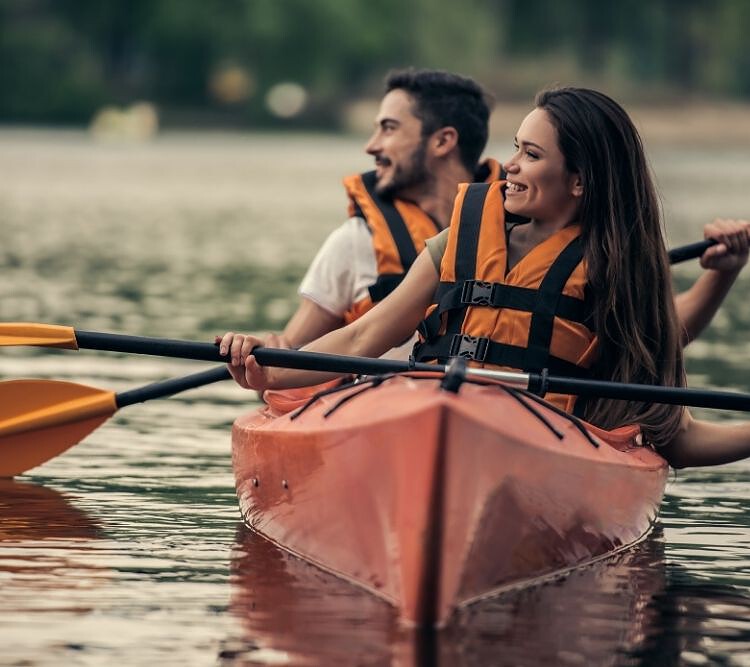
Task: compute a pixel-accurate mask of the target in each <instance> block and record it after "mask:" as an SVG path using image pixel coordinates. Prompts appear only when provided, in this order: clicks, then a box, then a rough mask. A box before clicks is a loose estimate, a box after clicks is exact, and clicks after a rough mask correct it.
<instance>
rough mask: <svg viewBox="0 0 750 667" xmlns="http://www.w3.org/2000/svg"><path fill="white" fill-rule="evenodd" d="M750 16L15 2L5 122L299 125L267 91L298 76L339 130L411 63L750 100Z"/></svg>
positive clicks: (10, 8)
mask: <svg viewBox="0 0 750 667" xmlns="http://www.w3.org/2000/svg"><path fill="white" fill-rule="evenodd" d="M749 22H750V2H748V1H747V0H619V2H614V1H613V0H465V2H463V3H454V4H445V3H444V2H441V1H440V0H413V1H412V2H410V3H402V2H398V1H397V0H379V1H378V2H372V1H371V0H348V1H347V2H342V1H341V0H316V2H309V0H208V1H207V0H0V90H2V95H0V120H5V121H32V122H37V121H44V122H86V121H87V120H88V119H89V118H90V117H91V115H92V114H93V113H94V112H95V110H96V109H97V108H98V107H100V106H101V105H103V104H110V103H118V104H124V103H128V102H132V101H135V100H137V99H147V100H150V101H152V102H156V103H157V104H159V105H160V107H161V108H162V109H163V110H166V112H167V114H168V115H170V114H171V115H170V117H171V118H178V117H182V118H183V119H184V118H187V117H189V118H191V119H193V120H206V119H207V118H210V119H213V120H214V121H216V122H228V121H231V122H234V123H269V122H287V121H281V120H279V119H275V118H274V116H273V115H272V114H271V113H270V112H269V111H268V109H267V108H266V106H265V104H264V99H265V96H266V94H267V92H268V91H269V90H270V89H272V88H273V87H274V86H276V85H277V84H279V83H280V82H290V83H294V84H297V85H298V86H301V89H303V90H304V91H305V96H306V100H307V105H306V107H305V110H304V112H303V113H301V114H300V115H299V116H298V117H296V119H295V124H296V125H300V124H308V125H309V124H315V125H320V126H324V125H328V126H331V125H334V124H335V123H336V122H337V113H336V110H337V109H338V107H339V106H340V103H341V102H342V101H344V100H351V99H353V98H356V97H359V96H373V97H374V96H377V95H378V94H379V92H380V86H381V81H382V77H383V75H384V74H385V72H386V71H387V70H388V69H389V68H391V67H402V66H406V65H415V66H421V67H442V68H445V69H451V70H455V71H459V72H462V73H464V74H467V75H470V76H475V77H477V78H478V79H479V80H480V81H482V82H484V83H485V84H487V85H488V87H489V88H490V89H493V90H496V91H498V92H499V93H500V94H501V95H503V96H508V95H523V96H524V97H525V96H527V95H528V94H529V93H530V92H531V91H533V90H534V89H535V88H537V87H538V86H540V85H545V84H549V83H554V82H556V81H561V82H566V83H567V82H576V83H581V84H593V85H596V84H599V85H605V86H606V88H607V89H608V90H610V91H611V92H613V93H615V94H617V93H618V92H619V91H637V92H638V93H639V94H640V95H644V94H650V95H654V94H662V95H664V94H666V95H674V94H685V93H694V94H705V95H708V94H713V95H716V94H718V95H725V96H732V95H733V96H736V97H747V96H750V62H749V61H750V56H749V55H748V51H747V49H746V48H745V45H744V26H746V25H748V23H749ZM227 72H228V74H227ZM222 73H223V74H224V76H225V78H224V79H223V80H222V84H221V85H222V86H223V88H222V87H218V88H217V84H216V81H217V76H218V75H219V74H222ZM227 82H228V83H227ZM232 86H234V88H232ZM217 90H223V91H227V90H229V92H228V93H226V94H217V93H216V91H217ZM180 115H181V116H180Z"/></svg>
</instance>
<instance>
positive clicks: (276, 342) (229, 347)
mask: <svg viewBox="0 0 750 667" xmlns="http://www.w3.org/2000/svg"><path fill="white" fill-rule="evenodd" d="M214 342H215V343H217V344H218V345H219V354H222V355H229V356H230V361H229V363H228V364H227V368H228V369H229V373H230V374H231V376H232V377H233V378H234V381H235V382H236V383H237V384H238V385H240V387H244V388H245V389H256V390H258V391H259V392H263V391H264V390H266V389H268V385H269V383H270V372H271V369H270V368H267V367H265V366H261V365H260V364H259V363H258V362H257V361H256V360H255V357H254V356H253V350H254V349H255V348H256V347H263V346H264V345H272V346H273V347H286V343H285V341H284V339H283V338H282V337H281V336H276V335H275V334H271V335H269V336H268V337H267V338H266V340H263V339H261V338H257V337H256V336H249V335H246V334H238V333H234V332H233V331H229V332H227V333H225V334H224V335H223V336H216V337H215V339H214Z"/></svg>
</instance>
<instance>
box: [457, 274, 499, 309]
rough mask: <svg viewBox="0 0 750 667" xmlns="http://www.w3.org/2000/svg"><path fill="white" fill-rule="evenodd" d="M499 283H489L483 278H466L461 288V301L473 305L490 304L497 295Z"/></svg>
mask: <svg viewBox="0 0 750 667" xmlns="http://www.w3.org/2000/svg"><path fill="white" fill-rule="evenodd" d="M496 285H497V283H487V282H484V281H483V280H466V281H464V286H463V288H462V289H461V303H462V304H463V305H467V306H468V305H472V306H489V305H491V304H492V299H493V297H494V296H495V286H496Z"/></svg>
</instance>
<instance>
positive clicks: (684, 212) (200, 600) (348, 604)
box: [0, 130, 750, 666]
mask: <svg viewBox="0 0 750 667" xmlns="http://www.w3.org/2000/svg"><path fill="white" fill-rule="evenodd" d="M509 145H510V140H507V141H497V142H495V143H493V145H492V147H491V151H490V153H491V154H494V155H498V156H499V157H503V156H505V155H506V154H507V152H508V150H507V147H508V146H509ZM361 146H362V141H360V140H357V139H351V138H342V137H335V136H290V135H279V136H274V135H252V134H246V135H228V134H201V135H198V134H175V135H164V136H162V137H160V138H159V139H158V140H157V141H155V142H154V143H150V144H145V145H125V144H116V143H109V144H97V143H93V142H92V141H91V140H90V139H89V138H88V137H87V136H86V135H85V134H79V133H75V132H62V131H49V132H24V131H10V130H6V131H2V132H0V269H1V270H2V275H3V280H2V281H1V282H0V320H5V321H29V322H47V323H59V324H69V325H72V326H75V327H76V328H79V329H91V330H101V331H116V332H122V333H130V334H140V335H154V336H166V337H175V338H177V337H179V338H188V339H194V340H209V339H210V337H211V336H212V335H213V334H214V333H220V332H223V331H225V330H227V329H242V330H248V329H254V330H261V329H267V328H277V327H280V326H281V325H282V324H283V323H284V321H285V320H286V318H287V317H288V315H289V314H290V313H291V312H292V310H293V308H294V306H295V303H296V297H295V287H296V284H297V282H298V280H299V278H300V277H301V274H302V272H303V270H304V267H305V265H306V263H307V262H308V261H309V260H310V258H311V257H312V255H313V253H314V252H315V249H316V248H317V246H318V245H319V244H320V242H321V241H322V240H323V238H324V237H325V235H326V234H327V232H328V231H330V230H331V229H332V228H333V227H334V226H335V225H336V224H337V223H338V222H340V221H342V220H343V219H344V217H345V210H346V202H345V199H344V197H343V193H342V190H341V187H340V179H341V177H342V176H344V175H345V174H346V173H348V172H351V171H356V170H362V169H365V168H368V167H369V165H370V160H369V159H368V158H367V157H366V156H365V155H363V154H362V151H361ZM651 160H652V164H653V167H654V170H655V172H656V174H657V176H658V181H659V185H660V188H661V192H662V196H663V201H664V207H665V212H666V217H667V221H668V236H669V239H670V243H671V244H672V245H677V244H681V243H687V242H691V241H694V240H698V239H699V238H700V237H701V228H702V225H703V223H704V222H706V221H708V220H709V219H710V218H711V217H713V216H717V215H721V216H724V217H733V216H735V217H740V216H743V215H744V216H750V190H748V188H747V183H748V182H749V181H750V149H748V148H745V149H743V150H739V149H736V148H725V149H720V150H718V149H709V148H704V147H700V148H696V147H685V146H669V145H659V146H658V147H656V148H655V149H654V150H653V152H652V153H651ZM698 273H699V268H698V266H697V264H695V262H693V263H692V264H689V265H686V266H681V267H679V268H678V269H676V271H675V274H676V280H677V283H678V284H679V285H681V286H685V285H687V284H689V283H690V281H691V280H692V279H693V278H694V277H696V276H697V275H698ZM748 281H750V273H747V275H743V276H741V278H740V279H739V281H738V283H737V286H736V287H735V289H734V291H733V292H732V294H731V295H730V298H729V299H728V300H727V303H726V305H725V307H724V308H723V309H722V311H721V312H720V314H719V315H718V316H717V318H716V319H715V321H714V323H713V324H712V326H711V328H710V330H709V331H707V332H706V333H705V334H704V336H702V338H701V339H700V340H699V341H697V342H696V343H694V344H693V345H691V346H690V348H689V354H688V370H689V372H690V383H691V385H693V386H696V387H721V388H727V389H736V390H742V391H750V347H749V346H748V345H747V339H748V336H750V300H748V298H747V293H748ZM204 367H205V365H204V364H200V363H194V362H184V361H180V360H167V359H156V358H145V357H137V356H132V355H131V356H126V355H115V354H107V353H95V352H86V351H80V352H73V351H54V350H34V349H25V348H3V349H2V350H0V381H2V380H8V379H11V378H19V377H30V378H41V379H56V380H68V381H72V382H76V383H82V384H87V385H91V386H93V387H97V388H100V389H104V390H114V391H123V390H126V389H130V388H134V387H138V386H141V385H143V384H147V383H149V382H151V381H155V380H158V379H163V378H168V377H176V376H180V375H184V374H187V373H190V372H193V371H196V370H200V369H202V368H204ZM252 405H253V398H252V396H251V395H250V394H249V392H243V391H242V390H240V389H239V388H237V387H236V386H235V385H233V384H231V383H229V382H224V383H219V384H214V385H211V386H207V387H204V388H201V389H196V390H193V391H190V392H186V393H184V394H181V395H179V396H176V397H174V398H172V399H169V400H161V401H151V402H147V403H144V404H142V405H136V406H132V407H128V408H124V409H123V410H121V411H120V412H118V413H117V414H115V415H114V416H113V417H112V418H111V419H110V420H109V421H107V422H106V423H105V424H103V425H102V426H100V427H99V428H98V429H96V430H95V431H93V432H92V433H91V434H90V435H89V436H88V437H87V438H85V440H84V441H83V442H81V443H80V444H78V445H76V446H74V447H73V448H71V449H70V450H69V451H68V452H67V453H65V454H64V455H62V456H59V457H57V458H55V459H53V460H51V461H49V462H48V463H46V464H44V465H42V466H40V467H38V468H36V469H34V470H31V471H30V472H29V473H28V474H25V475H23V476H21V477H19V478H18V479H16V480H15V481H5V482H2V483H0V591H1V594H0V645H1V646H2V648H1V649H0V664H3V665H19V666H21V665H23V666H26V665H119V666H126V665H150V664H163V665H181V666H185V665H256V664H266V665H279V664H292V665H298V664H299V665H318V664H321V665H333V664H346V665H348V664H352V665H382V664H393V665H403V666H410V665H431V664H440V665H488V664H492V665H538V664H547V665H553V664H557V665H708V664H721V665H750V485H748V473H750V462H748V461H745V462H740V463H736V464H732V465H728V466H722V467H717V468H712V469H704V470H694V471H692V470H691V471H680V472H679V473H677V474H674V475H673V476H672V478H671V481H670V483H669V485H668V487H667V495H666V498H665V500H664V504H663V508H662V514H661V518H660V521H659V524H658V527H657V530H656V531H654V533H653V534H652V535H651V536H650V537H649V539H647V540H646V541H645V542H644V543H642V544H641V545H639V546H638V547H637V548H635V549H632V550H630V551H628V552H626V553H624V554H622V555H621V556H619V557H618V558H617V559H616V560H609V561H606V562H604V563H600V564H599V565H596V566H593V567H590V568H586V569H582V570H580V571H578V572H575V573H574V574H572V575H570V576H568V577H567V578H565V579H563V580H561V581H557V582H555V583H552V584H548V585H545V586H540V587H537V588H531V589H528V590H525V591H522V592H519V593H515V594H512V595H507V596H504V597H502V598H498V599H496V600H493V601H487V602H485V603H482V604H481V605H477V606H475V607H472V608H469V609H467V610H464V611H462V612H461V613H460V614H459V615H458V616H457V618H456V619H455V622H454V623H453V625H452V626H451V627H450V628H448V629H447V630H446V631H444V632H441V633H433V632H423V633H419V634H415V633H413V632H410V631H407V630H404V629H403V628H401V627H400V626H399V625H398V623H397V621H396V618H395V616H394V613H393V611H392V610H391V609H390V608H389V607H388V606H387V605H385V604H384V603H382V602H380V601H378V600H376V599H374V598H372V597H370V596H369V595H367V594H366V593H363V592H361V591H360V590H358V589H356V588H354V587H352V586H350V585H348V584H346V583H344V582H341V581H339V580H337V579H335V578H334V577H331V576H330V575H327V574H325V573H323V572H321V571H319V570H317V569H316V568H314V567H312V566H310V565H307V564H305V563H303V562H300V561H298V560H297V559H295V558H293V557H291V556H289V555H287V554H285V553H284V552H282V551H279V550H278V549H276V548H275V547H273V546H271V545H269V544H268V543H267V542H265V541H264V540H262V539H260V538H258V537H257V536H255V535H253V534H252V533H251V532H249V531H248V530H247V529H245V528H244V527H243V526H242V523H241V521H240V516H239V511H238V506H237V501H236V498H235V495H234V487H233V482H232V473H231V465H230V435H229V431H230V427H231V424H232V421H233V420H234V419H235V417H237V416H238V415H239V414H240V413H242V412H243V411H246V410H248V409H250V408H251V406H252ZM697 413H698V414H700V416H701V417H704V418H708V419H715V420H719V419H738V418H740V417H741V415H738V414H736V413H721V412H718V411H697ZM605 501H606V500H605V499H603V502H605Z"/></svg>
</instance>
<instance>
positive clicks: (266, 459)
mask: <svg viewBox="0 0 750 667" xmlns="http://www.w3.org/2000/svg"><path fill="white" fill-rule="evenodd" d="M638 443H639V436H638V429H637V427H624V428H622V429H618V430H616V431H610V432H606V431H602V430H600V429H597V428H596V427H593V426H591V425H588V424H585V423H584V422H581V421H580V420H577V419H575V418H572V417H571V416H569V415H566V414H565V413H561V411H559V410H557V409H556V408H554V407H553V406H551V405H550V404H548V403H546V402H545V401H543V400H542V399H539V398H538V397H535V396H533V395H531V394H529V393H528V392H525V391H522V390H518V389H514V388H512V387H509V386H506V385H502V384H499V383H492V384H478V383H474V382H468V381H464V382H458V383H455V382H454V383H448V382H446V381H445V380H442V379H441V378H440V377H437V376H436V375H434V374H421V375H415V374H412V375H396V376H390V377H385V378H381V379H375V381H370V382H364V383H362V384H360V385H353V386H348V387H344V388H341V389H340V390H337V391H332V392H331V393H327V394H326V395H324V396H322V397H320V398H318V399H317V400H315V399H313V400H310V401H308V402H307V403H305V405H304V407H303V408H302V409H300V410H296V411H293V412H289V413H286V414H281V413H279V412H278V411H276V410H274V409H273V408H271V407H269V406H264V407H262V408H260V409H258V410H256V411H254V412H252V413H249V414H247V415H244V416H242V417H240V418H239V419H237V421H236V422H235V423H234V426H233V429H232V463H233V469H234V475H235V483H236V488H237V496H238V499H239V505H240V510H241V512H242V516H243V520H244V521H245V523H246V524H247V525H248V526H249V527H250V528H252V529H253V530H255V531H256V532H258V533H260V534H261V535H263V536H264V537H266V538H267V539H269V540H271V541H272V542H274V543H276V544H277V545H279V546H281V547H282V548H284V549H286V550H287V551H289V552H291V553H292V554H294V555H296V556H298V557H301V558H303V559H305V560H307V561H309V562H311V563H313V564H315V565H317V566H319V567H321V568H323V569H325V570H327V571H329V572H331V573H333V574H335V575H338V576H339V577H343V578H344V579H347V580H349V581H350V582H352V583H354V584H356V585H358V586H360V587H362V588H364V589H366V590H367V591H369V592H370V593H372V594H374V595H377V596H379V597H380V598H383V599H385V600H387V601H388V602H389V603H391V604H392V605H394V606H395V607H396V608H397V610H398V612H399V615H400V617H401V619H402V620H403V621H404V622H405V623H407V624H414V625H427V626H429V625H435V626H441V625H444V624H445V623H446V622H448V620H449V619H450V617H451V614H452V613H453V612H454V611H455V610H456V609H457V608H459V607H462V606H464V605H468V604H471V603H472V602H474V601H476V600H479V599H482V598H485V597H487V596H490V595H497V594H501V593H502V592H504V591H507V590H510V589H515V588H518V587H521V586H529V585H534V584H537V583H540V582H543V581H547V580H549V579H550V578H554V577H558V576H561V575H563V574H565V573H566V572H568V571H570V570H571V569H573V568H577V567H580V566H583V565H586V564H589V563H592V562H594V561H597V560H600V559H602V558H605V557H608V556H611V555H613V554H615V553H618V552H620V551H622V550H624V549H626V548H628V547H629V546H631V545H633V544H635V543H637V542H639V541H640V540H642V539H643V538H644V537H645V536H646V535H647V534H648V532H649V531H650V530H651V528H652V526H653V525H654V522H655V520H656V517H657V514H658V509H659V506H660V503H661V500H662V496H663V493H664V486H665V483H666V480H667V474H668V466H667V464H666V462H665V461H664V459H663V458H661V457H660V456H659V455H658V454H657V453H656V452H655V451H653V449H651V448H649V447H646V446H641V445H640V444H638Z"/></svg>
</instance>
